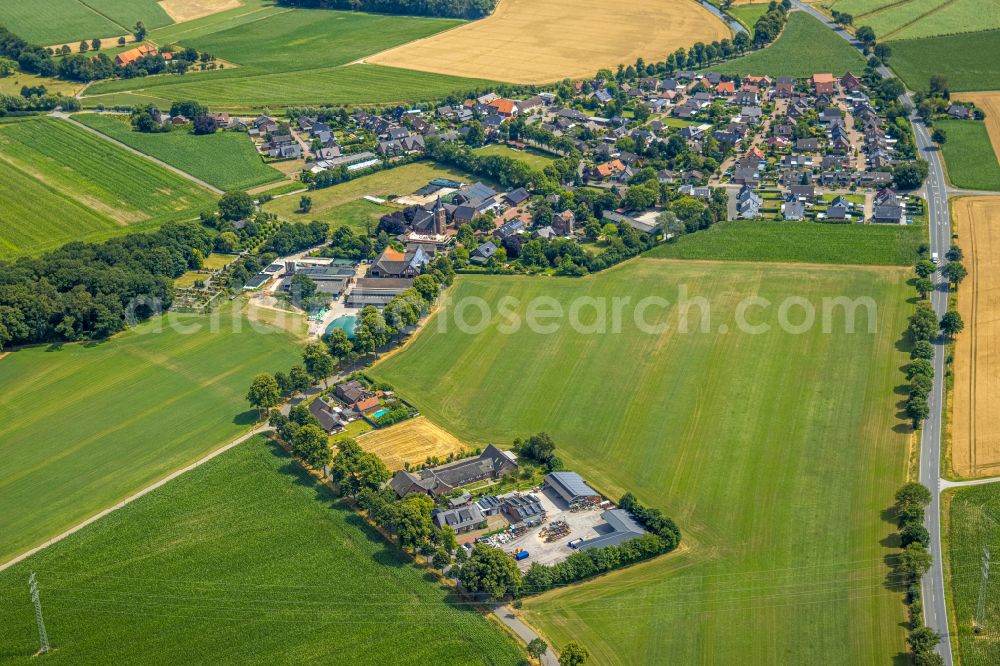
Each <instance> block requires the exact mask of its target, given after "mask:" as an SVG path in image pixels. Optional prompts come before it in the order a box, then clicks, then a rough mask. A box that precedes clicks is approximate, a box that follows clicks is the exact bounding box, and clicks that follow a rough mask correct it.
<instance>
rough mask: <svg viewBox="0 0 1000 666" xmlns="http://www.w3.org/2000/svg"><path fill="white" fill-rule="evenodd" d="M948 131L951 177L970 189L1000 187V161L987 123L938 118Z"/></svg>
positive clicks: (947, 160) (947, 158)
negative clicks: (999, 161) (991, 141)
mask: <svg viewBox="0 0 1000 666" xmlns="http://www.w3.org/2000/svg"><path fill="white" fill-rule="evenodd" d="M934 126H935V127H940V128H941V129H943V130H944V131H945V134H946V137H947V141H945V144H944V146H942V151H943V152H944V161H945V165H946V166H947V168H948V180H950V181H951V183H952V184H953V185H955V186H956V187H961V188H965V189H969V190H1000V163H998V162H997V155H996V152H995V151H994V150H993V144H992V143H990V136H989V134H988V133H987V131H986V125H984V124H983V123H982V122H981V121H978V120H936V121H934Z"/></svg>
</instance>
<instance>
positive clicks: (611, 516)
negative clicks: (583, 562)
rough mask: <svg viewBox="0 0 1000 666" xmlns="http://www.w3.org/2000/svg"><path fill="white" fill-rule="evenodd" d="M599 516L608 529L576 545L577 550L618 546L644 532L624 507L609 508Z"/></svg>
mask: <svg viewBox="0 0 1000 666" xmlns="http://www.w3.org/2000/svg"><path fill="white" fill-rule="evenodd" d="M601 518H602V519H603V520H604V523H605V525H604V528H605V529H609V530H610V531H608V532H607V533H605V534H601V535H600V536H596V537H594V538H593V539H587V540H586V541H584V542H583V543H581V544H580V545H578V546H577V550H590V549H591V548H606V547H607V546H618V545H620V544H623V543H625V542H626V541H629V540H631V539H634V538H636V537H641V536H642V535H643V534H645V533H646V530H644V529H642V527H640V526H639V524H638V523H637V522H635V520H633V519H632V516H630V515H629V513H628V511H625V510H624V509H609V510H607V511H605V512H604V513H602V514H601Z"/></svg>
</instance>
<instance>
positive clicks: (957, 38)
mask: <svg viewBox="0 0 1000 666" xmlns="http://www.w3.org/2000/svg"><path fill="white" fill-rule="evenodd" d="M890 46H891V47H892V60H891V61H890V65H891V66H892V69H893V71H895V72H896V75H897V76H899V78H901V79H902V80H903V83H905V84H906V87H907V88H909V89H911V90H924V91H926V90H927V89H928V88H929V87H930V78H931V76H933V75H935V74H942V75H944V77H945V78H946V79H948V88H949V89H950V90H951V91H952V92H959V91H974V90H998V89H1000V67H997V64H996V59H995V58H993V57H990V56H989V55H988V54H996V53H1000V30H985V31H982V32H973V33H966V34H962V35H948V36H943V37H930V38H926V39H904V40H899V41H894V42H892V44H890Z"/></svg>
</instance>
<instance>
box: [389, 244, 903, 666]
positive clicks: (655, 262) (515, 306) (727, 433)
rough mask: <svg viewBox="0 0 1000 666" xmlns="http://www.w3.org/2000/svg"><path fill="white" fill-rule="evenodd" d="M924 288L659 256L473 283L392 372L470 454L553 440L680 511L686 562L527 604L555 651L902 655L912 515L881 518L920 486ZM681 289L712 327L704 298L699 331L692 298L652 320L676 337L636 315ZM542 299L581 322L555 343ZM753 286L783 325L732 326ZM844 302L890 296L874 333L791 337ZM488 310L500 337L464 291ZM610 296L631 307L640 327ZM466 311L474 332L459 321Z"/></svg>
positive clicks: (811, 657) (854, 660)
mask: <svg viewBox="0 0 1000 666" xmlns="http://www.w3.org/2000/svg"><path fill="white" fill-rule="evenodd" d="M908 278H909V274H908V272H907V271H906V270H903V269H899V268H883V267H879V268H860V267H815V266H812V267H808V268H795V267H791V266H783V265H776V264H739V263H718V262H697V263H695V262H678V261H666V260H662V259H648V258H640V259H638V260H635V261H631V262H629V263H627V264H625V265H622V266H619V267H616V268H614V269H611V270H609V271H606V272H603V273H600V274H597V275H594V276H591V277H587V278H583V279H563V278H545V279H538V278H530V277H497V276H483V277H480V276H476V277H472V276H459V278H458V280H457V282H456V285H455V287H454V288H453V291H452V292H450V293H449V295H448V296H449V297H448V299H447V301H446V303H445V304H444V306H443V307H442V309H441V310H440V311H439V313H438V314H437V315H436V316H435V318H434V319H432V320H431V321H430V322H429V323H428V325H427V326H426V327H425V328H424V330H423V331H422V332H421V333H420V334H419V335H418V337H417V338H416V339H415V340H413V342H412V343H411V344H410V345H409V346H408V347H407V348H406V349H405V350H403V351H402V352H400V353H398V354H396V355H394V356H391V357H389V358H388V359H386V360H385V361H384V362H382V363H380V364H379V365H377V366H376V367H375V368H374V370H373V372H372V374H373V375H375V376H376V377H377V378H379V379H384V380H386V381H389V382H391V383H392V384H393V386H395V388H396V389H397V390H398V391H399V393H400V394H401V395H404V396H406V397H407V399H408V400H412V401H413V403H414V404H415V405H416V406H417V407H418V408H419V409H420V411H421V413H422V414H424V415H426V416H427V417H428V418H429V419H431V420H433V421H434V422H435V423H438V424H441V425H442V426H443V427H445V428H446V429H448V430H450V431H451V432H452V433H454V434H455V435H456V436H457V437H459V439H461V440H463V441H466V442H469V443H470V444H471V443H484V442H488V441H492V442H510V441H511V440H512V439H513V438H514V437H516V436H524V435H527V434H530V433H534V432H538V431H546V432H548V433H549V434H551V435H552V437H553V438H554V440H555V442H556V444H557V454H558V455H559V456H560V457H561V458H562V459H563V460H564V461H565V463H566V465H567V467H568V468H569V469H572V470H575V471H578V472H580V473H581V474H583V475H584V476H585V477H586V478H588V479H590V480H591V481H592V482H593V483H594V484H595V486H596V487H597V488H598V489H599V490H602V491H603V492H605V493H607V494H608V495H610V496H612V497H618V496H619V495H620V494H621V493H623V492H624V491H626V490H630V491H633V492H635V493H636V494H637V495H638V497H639V498H640V500H641V501H643V502H645V503H647V504H649V505H652V506H656V507H659V508H661V509H663V510H664V511H665V512H666V513H667V514H668V515H671V516H673V517H674V518H675V519H676V520H677V522H678V524H679V525H680V528H681V530H682V531H683V532H684V547H685V550H684V551H683V552H681V553H677V554H674V555H670V556H667V557H665V558H660V559H658V560H656V561H654V562H651V563H649V564H644V565H641V566H638V567H633V568H631V569H627V570H625V571H622V572H620V573H616V574H613V575H610V576H606V577H603V578H601V579H600V580H597V581H593V582H590V583H586V584H583V585H578V586H573V587H571V588H568V589H566V590H563V591H558V592H556V593H554V594H547V595H545V596H543V597H540V598H538V599H534V600H528V601H526V602H525V609H526V611H527V613H528V619H529V621H530V622H531V623H533V624H536V625H537V626H538V627H540V628H541V629H542V630H543V632H544V633H545V634H546V635H547V636H548V638H550V639H552V640H553V641H554V642H555V644H557V645H560V644H564V643H565V642H566V641H567V640H570V639H576V640H579V641H581V642H582V643H583V644H584V645H586V646H587V648H588V649H589V650H590V653H591V655H592V658H593V660H594V662H595V663H600V664H635V663H652V662H655V663H677V664H696V663H712V664H736V663H741V664H743V663H745V664H763V663H782V664H812V663H824V664H859V663H866V664H868V663H870V664H875V663H879V664H884V663H890V662H891V661H892V659H893V658H894V657H896V656H897V655H898V654H899V653H901V652H902V651H903V649H904V642H903V637H904V629H903V626H902V621H903V609H904V607H903V605H902V597H901V595H900V594H899V592H898V591H896V590H893V589H889V588H887V587H886V576H887V573H888V569H887V567H886V563H885V560H884V558H885V557H886V556H888V555H890V554H891V553H892V552H893V550H892V549H890V548H888V547H887V546H885V545H883V543H884V540H885V539H887V537H889V536H890V535H891V534H892V532H893V529H894V525H892V524H891V523H889V522H887V521H885V520H883V519H882V517H881V512H882V511H883V509H885V508H886V507H888V506H890V505H891V504H892V501H893V500H892V493H893V492H894V489H895V488H896V487H897V486H898V485H899V484H900V483H901V482H902V481H903V480H904V476H905V461H906V457H907V439H908V432H907V431H908V427H907V426H906V425H905V424H904V423H902V422H901V421H900V418H899V416H898V411H899V407H898V405H899V404H900V402H901V399H902V396H901V395H900V394H898V393H895V392H894V390H895V388H896V387H897V386H899V385H900V384H902V382H903V376H902V374H901V372H900V370H899V369H900V367H901V366H902V365H903V364H904V363H905V362H906V361H907V358H908V357H907V356H906V355H905V354H903V353H902V352H900V351H898V350H897V347H896V343H897V342H898V340H899V338H900V335H901V333H902V331H903V330H904V329H905V328H906V317H907V316H908V314H909V312H910V310H911V306H909V305H908V304H907V303H906V299H907V298H908V297H910V295H911V288H910V287H909V286H908V285H907V284H906V281H907V279H908ZM682 286H683V288H684V289H685V290H686V297H687V298H689V299H695V298H699V297H704V298H705V299H707V302H708V304H709V305H710V310H711V312H710V317H709V322H708V326H707V327H706V331H707V332H702V329H701V328H700V321H701V320H700V317H701V312H699V309H700V308H699V307H698V306H693V308H692V310H691V313H690V314H689V320H690V328H689V331H690V332H688V333H686V334H685V333H681V332H680V331H679V327H680V318H679V316H678V313H677V309H676V308H670V309H668V310H666V314H664V309H663V308H662V306H661V305H656V306H653V307H651V308H650V309H649V310H647V311H646V317H645V321H646V322H647V323H648V324H650V325H655V324H658V323H664V321H665V322H666V323H667V324H668V325H669V326H670V328H669V329H668V330H667V331H666V332H663V333H655V332H654V333H647V332H644V331H643V330H642V329H640V328H639V327H638V326H637V325H636V324H634V323H633V322H634V319H633V314H634V312H635V308H636V307H637V304H638V303H639V302H640V301H641V299H643V298H646V297H649V296H653V295H655V296H659V297H662V298H665V299H667V300H668V301H670V302H672V303H677V302H678V301H679V298H680V289H681V287H682ZM543 296H544V297H546V298H547V299H549V300H548V301H547V302H539V303H538V305H537V306H536V307H540V309H541V310H543V311H544V312H552V311H553V310H554V304H553V303H552V300H551V299H554V301H555V303H557V304H558V305H559V306H561V308H562V311H563V313H564V315H563V317H562V318H549V319H540V320H539V323H540V324H543V325H546V326H547V325H549V324H558V327H557V330H556V331H555V332H548V333H546V332H542V331H540V332H535V331H532V330H531V329H530V327H529V326H528V324H527V323H526V321H525V319H524V316H525V312H526V308H527V307H528V304H530V303H532V302H533V301H534V299H536V298H538V297H543ZM750 296H756V297H759V298H763V299H767V300H768V301H769V302H770V305H769V306H761V307H757V306H754V307H753V308H751V312H752V314H751V315H750V321H751V322H752V323H753V324H768V325H770V326H771V330H770V331H769V332H763V333H759V334H754V333H752V332H741V330H738V328H737V327H736V326H734V324H735V323H736V322H737V317H738V315H737V314H736V313H737V310H738V308H739V307H740V303H741V302H742V301H744V299H745V298H747V297H750ZM840 296H847V297H849V298H857V297H865V296H867V297H871V298H872V299H874V301H875V302H876V304H877V308H876V309H877V315H876V316H875V324H876V326H875V332H874V333H869V332H868V328H867V326H866V325H865V324H864V319H865V317H864V315H863V314H862V313H860V312H859V319H858V322H859V327H858V328H857V329H856V332H855V333H845V332H844V328H843V318H842V317H839V316H838V317H835V318H834V319H833V320H832V322H833V324H832V326H831V329H830V332H829V333H824V332H822V328H821V325H820V324H819V322H818V321H817V325H816V326H814V327H812V328H810V329H809V330H808V331H807V332H804V333H799V334H794V333H790V332H785V330H783V329H782V328H781V327H780V326H779V320H778V310H779V309H780V308H781V306H780V304H781V303H782V302H784V301H785V299H788V298H803V299H806V300H807V301H808V302H809V303H813V304H815V307H816V309H817V312H819V311H820V309H821V308H820V305H819V303H820V302H821V300H822V299H823V298H825V297H833V298H835V297H840ZM504 297H509V298H513V299H517V300H516V301H507V305H508V306H509V307H508V309H507V312H508V313H509V312H512V313H514V314H515V315H519V316H521V322H522V325H521V326H520V328H519V329H517V330H516V331H514V332H511V330H510V328H507V329H506V332H502V329H501V328H500V325H501V324H503V325H509V326H511V327H512V326H513V325H512V321H513V320H512V319H511V318H510V317H509V316H508V315H507V314H504V315H500V314H499V313H498V311H497V310H496V309H495V308H496V307H497V306H498V304H499V302H500V299H501V298H504ZM476 298H481V299H483V301H484V302H485V304H487V305H488V306H489V307H492V308H494V310H493V314H494V316H495V318H494V319H493V320H492V324H491V325H487V326H485V327H482V326H477V324H478V323H479V321H480V306H479V302H478V301H475V300H473V301H466V300H465V299H476ZM612 298H619V299H624V298H628V299H631V300H630V301H628V303H631V305H626V307H625V309H624V310H622V311H621V312H622V316H621V321H622V325H621V332H613V331H614V328H613V326H614V324H613V317H612V313H611V312H610V309H611V307H612V305H611V299H612ZM578 299H586V300H582V301H581V300H578ZM574 302H576V303H578V304H579V305H580V306H581V307H582V309H581V310H579V311H578V316H579V321H580V323H581V324H582V325H584V326H586V325H594V324H595V322H596V321H597V319H596V316H595V315H594V314H593V312H594V304H596V305H597V306H600V305H601V304H602V303H603V304H604V306H605V307H606V308H608V309H607V310H606V313H607V318H606V320H605V321H606V323H607V326H608V329H607V330H608V332H605V333H601V332H600V329H599V328H592V329H591V332H589V333H588V332H587V330H586V329H585V328H581V329H579V330H574V329H573V327H572V325H571V324H570V323H569V322H570V321H571V320H570V319H568V318H567V316H566V313H568V312H570V311H571V308H572V307H573V304H574ZM462 303H467V304H469V307H465V306H462ZM758 303H759V301H758ZM460 307H463V308H464V316H465V318H466V319H465V321H466V322H467V323H468V325H469V326H470V327H472V328H471V332H463V331H462V330H461V329H459V328H458V327H457V326H456V319H455V317H454V316H453V315H454V314H457V312H458V311H459V308H460ZM799 312H801V311H799ZM571 316H572V315H570V317H571ZM791 319H792V321H794V322H795V323H798V322H801V321H802V319H801V318H800V316H798V315H797V314H796V315H792V316H791ZM442 323H446V325H445V326H444V327H442ZM722 325H726V326H727V327H728V329H727V332H725V333H723V332H721V330H720V327H721V326H722ZM647 330H649V329H647ZM612 387H613V388H612Z"/></svg>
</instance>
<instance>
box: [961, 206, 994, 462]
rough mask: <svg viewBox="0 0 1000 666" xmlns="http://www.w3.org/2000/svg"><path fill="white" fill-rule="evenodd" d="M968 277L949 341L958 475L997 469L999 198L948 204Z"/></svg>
mask: <svg viewBox="0 0 1000 666" xmlns="http://www.w3.org/2000/svg"><path fill="white" fill-rule="evenodd" d="M954 218H955V229H956V231H957V233H958V244H959V245H960V246H961V247H962V250H963V251H964V252H965V265H966V267H967V268H968V269H969V277H968V278H967V279H966V280H965V281H964V282H963V283H962V286H961V288H960V289H959V290H958V310H959V313H960V314H961V315H962V319H963V320H964V321H965V330H964V331H963V332H962V333H960V334H959V336H958V340H957V341H956V345H955V393H954V405H953V408H952V437H951V451H952V463H953V465H954V468H955V472H956V473H958V474H960V475H962V476H995V475H997V474H998V473H1000V410H998V409H997V404H1000V198H997V197H967V198H961V199H957V200H956V201H955V203H954Z"/></svg>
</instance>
